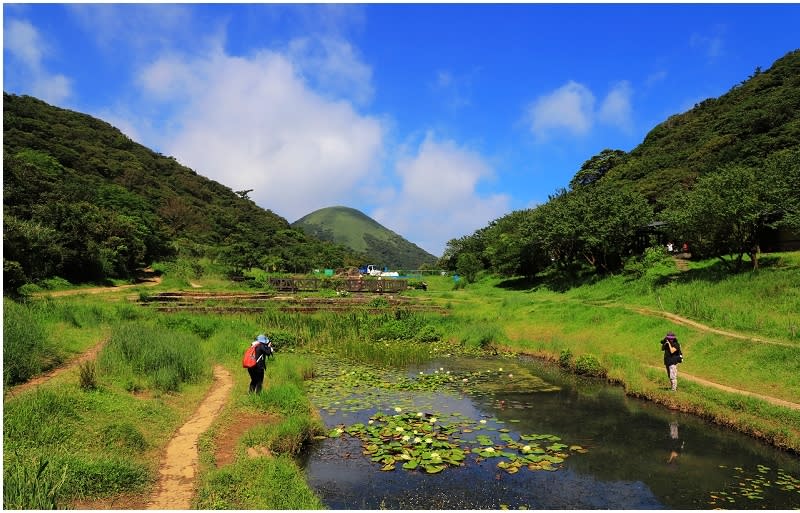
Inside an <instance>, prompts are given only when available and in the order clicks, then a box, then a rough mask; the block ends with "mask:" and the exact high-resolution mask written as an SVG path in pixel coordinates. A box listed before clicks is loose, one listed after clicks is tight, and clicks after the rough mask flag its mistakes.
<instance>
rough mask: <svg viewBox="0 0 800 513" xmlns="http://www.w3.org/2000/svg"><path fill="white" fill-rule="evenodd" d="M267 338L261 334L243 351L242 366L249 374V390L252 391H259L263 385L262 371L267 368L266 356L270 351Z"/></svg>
mask: <svg viewBox="0 0 800 513" xmlns="http://www.w3.org/2000/svg"><path fill="white" fill-rule="evenodd" d="M269 343H270V342H269V339H268V338H267V337H266V336H265V335H263V334H261V335H259V336H257V337H256V339H255V340H254V341H253V342H252V343H251V344H250V347H248V348H247V350H246V351H245V352H244V356H243V358H242V367H244V368H245V369H247V372H248V374H250V390H249V392H250V393H251V394H252V393H256V394H258V393H261V387H262V386H263V385H264V371H266V370H267V358H268V357H269V355H270V354H271V353H272V350H271V349H270V347H269Z"/></svg>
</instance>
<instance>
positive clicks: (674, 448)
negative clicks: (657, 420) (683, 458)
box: [667, 420, 683, 463]
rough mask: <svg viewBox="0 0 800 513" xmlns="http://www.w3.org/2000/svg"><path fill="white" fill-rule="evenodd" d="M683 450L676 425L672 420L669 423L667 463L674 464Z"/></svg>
mask: <svg viewBox="0 0 800 513" xmlns="http://www.w3.org/2000/svg"><path fill="white" fill-rule="evenodd" d="M681 449H683V441H682V440H681V439H680V437H679V436H678V423H677V422H675V421H674V420H673V421H672V422H670V423H669V459H668V460H667V463H675V460H677V459H678V456H680V454H681Z"/></svg>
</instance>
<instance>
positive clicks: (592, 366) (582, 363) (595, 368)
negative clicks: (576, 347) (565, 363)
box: [574, 354, 606, 377]
mask: <svg viewBox="0 0 800 513" xmlns="http://www.w3.org/2000/svg"><path fill="white" fill-rule="evenodd" d="M574 368H575V372H576V373H578V374H584V375H586V376H597V377H604V376H605V375H606V370H605V369H604V368H603V366H602V365H601V364H600V361H599V360H598V359H597V357H596V356H594V355H591V354H585V355H581V356H579V357H577V358H576V359H575V367H574Z"/></svg>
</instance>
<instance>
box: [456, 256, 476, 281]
mask: <svg viewBox="0 0 800 513" xmlns="http://www.w3.org/2000/svg"><path fill="white" fill-rule="evenodd" d="M480 270H481V261H480V259H479V258H478V257H477V256H476V255H475V254H473V253H462V254H460V255H458V260H457V261H456V272H457V273H458V274H460V275H461V276H463V277H464V279H466V280H467V283H474V282H475V279H476V278H477V277H478V273H479V272H480Z"/></svg>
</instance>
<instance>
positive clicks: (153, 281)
mask: <svg viewBox="0 0 800 513" xmlns="http://www.w3.org/2000/svg"><path fill="white" fill-rule="evenodd" d="M159 283H161V276H153V277H151V278H146V279H144V280H142V281H141V283H132V284H130V285H117V286H116V287H92V288H87V289H69V290H56V291H53V292H37V293H36V294H34V296H36V297H47V296H50V297H64V296H77V295H79V294H102V293H104V292H118V291H120V290H127V289H132V288H134V287H155V286H156V285H158V284H159Z"/></svg>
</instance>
